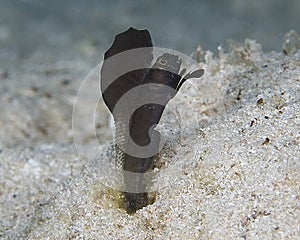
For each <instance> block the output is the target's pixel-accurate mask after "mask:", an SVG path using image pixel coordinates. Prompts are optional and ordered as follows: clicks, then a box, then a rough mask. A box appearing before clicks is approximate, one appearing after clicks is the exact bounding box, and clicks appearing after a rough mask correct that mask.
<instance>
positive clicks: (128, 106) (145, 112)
mask: <svg viewBox="0 0 300 240" xmlns="http://www.w3.org/2000/svg"><path fill="white" fill-rule="evenodd" d="M139 48H143V52H142V54H141V56H134V57H132V58H130V59H126V60H125V61H129V67H128V68H131V67H132V66H133V68H132V69H133V70H130V69H129V70H128V71H126V72H124V73H122V74H121V75H120V76H117V77H116V79H113V81H111V80H110V75H113V74H112V73H113V72H114V71H116V68H119V67H121V66H120V65H121V64H123V63H124V64H128V63H127V62H123V60H122V61H119V62H118V60H116V61H115V62H114V59H115V58H113V57H117V56H120V55H118V54H120V53H124V52H126V51H130V50H135V49H139ZM141 61H142V64H141ZM152 61H153V45H152V41H151V37H150V34H149V32H148V31H147V30H136V29H134V28H129V29H128V30H127V31H125V32H123V33H120V34H118V35H117V36H116V38H115V41H114V42H113V44H112V46H111V47H110V48H109V49H108V50H107V52H106V53H105V55H104V62H103V65H102V69H101V93H102V97H103V99H104V102H105V104H106V105H107V107H108V109H109V110H110V112H111V113H112V114H113V117H114V121H115V145H116V148H117V164H118V165H119V166H120V167H121V169H122V170H123V177H124V185H125V190H124V193H123V194H124V207H125V209H126V211H127V212H135V211H136V210H137V209H140V208H142V207H144V206H146V205H147V204H148V202H149V200H148V195H147V182H148V181H149V180H146V179H144V173H146V172H147V171H148V170H149V169H151V167H152V165H153V158H154V156H155V154H157V153H158V151H159V142H160V133H159V132H158V131H156V130H155V128H154V127H155V125H156V124H158V123H159V120H160V118H161V116H162V114H163V111H164V109H165V106H166V105H167V103H168V102H169V101H170V100H171V99H172V98H173V97H174V96H175V95H176V93H177V91H178V90H179V88H180V86H181V85H182V84H183V83H184V82H185V81H186V80H187V79H188V78H184V77H182V76H181V75H180V74H179V71H180V68H181V60H180V59H179V57H178V56H176V55H173V54H170V53H164V54H163V55H162V56H160V57H158V58H157V59H156V61H155V63H154V64H151V63H152ZM130 64H133V65H132V66H130ZM134 64H140V65H139V66H143V67H141V68H137V69H135V68H134ZM184 72H185V71H184ZM189 74H190V76H193V77H195V76H198V75H199V76H200V75H201V76H202V74H203V70H202V72H199V74H196V73H195V74H194V75H193V73H189ZM137 89H138V90H137ZM135 90H137V91H135ZM133 92H134V94H133V96H131V97H130V93H133ZM145 99H146V100H147V99H149V102H145ZM129 113H130V114H131V115H130V116H128V114H129ZM135 144H136V146H138V147H144V148H143V149H145V150H144V151H142V153H139V154H138V153H137V152H138V151H137V152H135V151H130V149H131V145H135ZM147 146H151V148H148V147H147ZM133 149H134V148H133Z"/></svg>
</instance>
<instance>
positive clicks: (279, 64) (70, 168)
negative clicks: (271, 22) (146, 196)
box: [0, 40, 300, 239]
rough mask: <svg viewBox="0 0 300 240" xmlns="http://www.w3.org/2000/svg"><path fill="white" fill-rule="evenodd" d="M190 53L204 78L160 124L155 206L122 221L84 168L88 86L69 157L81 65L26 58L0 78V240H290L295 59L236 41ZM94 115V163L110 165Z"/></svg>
mask: <svg viewBox="0 0 300 240" xmlns="http://www.w3.org/2000/svg"><path fill="white" fill-rule="evenodd" d="M198 54H199V56H200V58H201V59H202V61H201V63H200V66H201V67H203V68H204V69H205V75H204V76H203V77H202V78H201V80H197V79H194V80H191V81H189V82H188V83H186V84H185V85H184V86H183V88H182V89H181V91H180V94H178V96H176V98H174V99H173V100H172V102H171V103H170V106H169V108H168V110H167V111H166V112H165V113H164V116H163V119H162V124H161V128H162V132H163V133H164V135H165V136H166V143H165V146H164V148H163V149H162V151H161V153H160V156H159V160H158V162H157V166H156V169H155V171H156V175H155V179H154V182H153V188H154V189H155V192H156V199H155V202H154V203H153V204H152V205H148V206H147V207H144V208H143V209H141V210H139V211H137V212H136V213H135V214H132V215H129V214H127V213H126V212H125V211H124V210H123V209H121V208H120V207H119V206H118V201H119V200H118V194H117V193H116V191H115V190H113V189H112V188H110V187H107V186H106V185H105V178H107V176H105V175H103V174H102V175H101V174H100V173H99V172H98V175H97V171H93V170H95V169H92V168H95V165H93V164H90V161H85V160H84V159H86V158H85V153H86V155H88V154H89V148H90V144H91V139H92V138H93V131H91V129H94V128H93V124H94V122H92V123H91V122H89V121H88V117H87V113H88V112H90V111H92V110H93V109H92V106H91V105H90V104H89V101H92V100H91V98H93V95H92V94H91V93H95V91H94V90H93V89H94V88H95V86H93V85H92V84H91V86H90V91H89V89H87V91H86V92H83V93H82V94H83V96H84V94H86V95H85V96H86V97H84V98H82V99H83V102H82V103H81V104H82V106H84V107H82V108H80V111H79V112H78V113H77V114H78V116H79V117H80V121H79V124H78V125H77V130H78V136H80V137H79V139H78V142H79V144H78V145H77V150H78V149H80V153H81V158H79V157H78V155H77V152H76V149H75V146H74V143H73V135H72V124H71V116H72V108H73V102H74V100H75V97H76V91H77V89H78V87H79V85H80V83H81V81H82V80H83V79H84V76H83V75H82V72H85V71H86V72H88V70H89V68H90V65H88V64H86V63H84V62H81V61H73V62H72V61H69V62H59V63H55V64H53V65H44V64H40V65H37V64H34V65H33V64H32V63H31V62H30V59H29V60H28V61H26V65H23V66H20V70H19V71H16V72H14V73H11V72H12V71H10V70H12V69H5V70H4V69H0V82H1V88H0V92H1V95H0V98H1V106H0V108H1V113H2V114H1V116H0V124H1V129H0V205H1V208H0V216H1V217H0V237H1V238H2V239H299V238H300V185H299V179H300V157H299V156H300V104H299V103H300V51H299V48H297V45H295V44H294V45H292V46H291V44H290V43H289V42H285V53H278V52H270V53H265V52H263V51H262V50H261V46H260V45H259V44H258V43H256V42H255V41H251V40H245V42H244V43H243V44H238V43H234V44H232V45H231V48H230V49H229V50H227V51H222V50H220V52H219V56H217V57H213V54H212V53H211V52H209V51H199V53H198ZM79 73H80V74H79ZM79 76H80V77H79ZM90 77H91V78H93V76H90ZM43 78H46V79H48V80H49V81H46V83H45V82H43V81H40V79H43ZM20 79H22V81H19V80H20ZM95 79H96V77H95ZM97 112H98V115H97V116H98V117H97V118H96V132H97V136H100V137H99V139H100V140H99V141H100V147H99V153H98V154H97V156H96V157H95V158H94V159H93V161H94V162H101V161H103V159H106V158H109V156H111V155H109V154H110V153H111V143H110V141H109V139H110V138H111V136H112V135H111V129H110V124H111V121H110V116H109V113H108V111H107V110H106V108H105V106H104V105H103V104H102V103H99V106H98V108H97ZM174 112H176V113H179V116H180V122H181V123H183V122H184V123H185V125H186V126H187V127H186V128H182V127H181V125H180V124H176V121H179V120H178V119H177V118H175V119H174ZM95 172H96V174H95ZM100 172H101V171H100Z"/></svg>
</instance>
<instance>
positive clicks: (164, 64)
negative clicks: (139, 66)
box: [158, 58, 168, 66]
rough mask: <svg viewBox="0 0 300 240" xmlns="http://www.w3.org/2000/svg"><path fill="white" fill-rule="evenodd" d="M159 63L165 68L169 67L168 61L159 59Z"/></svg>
mask: <svg viewBox="0 0 300 240" xmlns="http://www.w3.org/2000/svg"><path fill="white" fill-rule="evenodd" d="M158 63H160V64H161V65H163V66H167V64H168V61H167V60H166V59H163V58H160V59H158Z"/></svg>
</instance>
